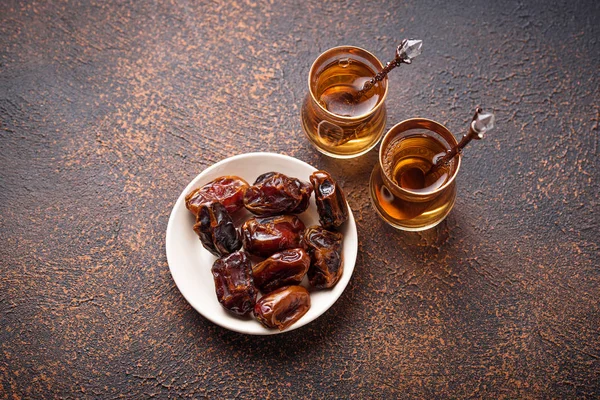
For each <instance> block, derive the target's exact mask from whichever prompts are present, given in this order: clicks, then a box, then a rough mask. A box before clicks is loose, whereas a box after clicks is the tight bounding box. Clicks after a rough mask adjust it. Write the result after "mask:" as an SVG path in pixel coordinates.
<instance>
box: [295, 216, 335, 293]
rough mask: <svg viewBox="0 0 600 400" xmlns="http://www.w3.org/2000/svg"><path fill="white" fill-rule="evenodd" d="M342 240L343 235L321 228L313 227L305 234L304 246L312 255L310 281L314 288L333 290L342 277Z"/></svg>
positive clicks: (309, 271) (309, 270) (309, 272)
mask: <svg viewBox="0 0 600 400" xmlns="http://www.w3.org/2000/svg"><path fill="white" fill-rule="evenodd" d="M342 238H343V236H342V234H341V233H338V232H331V231H328V230H326V229H323V228H322V227H320V226H312V227H310V228H308V229H306V232H304V237H303V239H302V245H303V247H304V248H305V249H306V252H307V253H308V254H309V255H310V259H311V264H310V268H309V269H308V281H309V282H310V284H311V285H312V286H313V287H315V288H317V289H327V288H331V287H333V286H335V284H336V283H338V281H339V280H340V278H341V277H342V272H343V271H344V260H343V257H342Z"/></svg>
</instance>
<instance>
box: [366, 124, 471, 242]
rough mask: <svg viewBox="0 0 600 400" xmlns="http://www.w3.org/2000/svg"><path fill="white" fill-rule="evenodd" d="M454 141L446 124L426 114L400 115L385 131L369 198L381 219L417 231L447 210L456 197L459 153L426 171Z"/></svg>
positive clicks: (429, 225) (431, 225)
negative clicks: (416, 116) (417, 116)
mask: <svg viewBox="0 0 600 400" xmlns="http://www.w3.org/2000/svg"><path fill="white" fill-rule="evenodd" d="M455 144H456V139H454V136H453V135H452V134H451V133H450V132H449V131H447V129H446V128H444V127H443V126H442V125H440V124H437V123H436V122H434V121H429V120H426V119H412V120H408V121H404V122H402V123H400V124H398V125H396V126H394V127H393V128H392V129H391V130H390V131H389V132H388V133H387V134H386V136H385V138H384V141H383V143H382V145H381V149H380V155H379V159H380V163H379V165H378V166H376V168H375V169H374V170H373V173H372V175H371V183H370V190H371V198H372V200H373V204H374V206H375V208H376V210H377V211H378V213H379V214H380V215H381V217H382V218H383V219H384V220H385V221H386V222H388V223H389V224H391V225H392V226H395V227H397V228H399V229H403V230H413V231H418V230H424V229H428V228H431V227H433V226H435V225H437V224H438V223H440V222H441V221H442V220H443V219H444V218H445V217H446V215H448V213H449V212H450V210H451V209H452V207H453V205H454V201H455V198H456V184H455V182H454V178H455V176H456V173H457V172H458V168H459V166H460V156H458V157H455V158H454V159H452V160H451V161H450V162H448V164H445V165H443V166H442V167H440V168H437V169H436V170H435V171H434V172H431V173H430V172H429V171H430V170H431V168H432V167H433V165H434V164H435V163H436V161H437V160H438V159H439V158H441V157H443V156H444V155H445V154H446V152H447V151H448V150H449V149H450V148H451V147H452V146H454V145H455Z"/></svg>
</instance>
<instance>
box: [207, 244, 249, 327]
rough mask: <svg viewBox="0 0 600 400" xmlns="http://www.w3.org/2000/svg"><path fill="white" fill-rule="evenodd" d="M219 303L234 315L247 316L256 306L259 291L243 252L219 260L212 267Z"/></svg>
mask: <svg viewBox="0 0 600 400" xmlns="http://www.w3.org/2000/svg"><path fill="white" fill-rule="evenodd" d="M211 271H212V274H213V278H214V281H215V291H216V293H217V299H218V300H219V303H221V305H222V306H223V307H225V308H226V309H227V310H229V311H231V312H232V313H234V314H238V315H245V314H247V313H248V312H250V311H251V310H252V309H253V308H254V305H255V304H256V296H257V294H258V291H257V289H256V287H255V286H254V281H253V279H252V266H251V264H250V260H249V259H248V256H247V255H246V253H245V252H244V251H243V250H240V251H236V252H235V253H232V254H230V255H228V256H226V257H223V258H219V259H217V260H216V261H215V263H214V264H213V266H212V270H211Z"/></svg>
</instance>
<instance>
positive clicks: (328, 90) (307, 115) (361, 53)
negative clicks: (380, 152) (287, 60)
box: [302, 46, 388, 158]
mask: <svg viewBox="0 0 600 400" xmlns="http://www.w3.org/2000/svg"><path fill="white" fill-rule="evenodd" d="M381 69H382V65H381V62H380V61H379V60H378V59H377V58H376V57H375V56H374V55H372V54H371V53H369V52H367V51H366V50H363V49H360V48H358V47H352V46H342V47H335V48H333V49H330V50H327V51H326V52H325V53H323V54H321V55H320V56H319V57H318V58H317V60H316V61H315V62H314V63H313V65H312V67H311V70H310V73H309V93H308V95H307V96H306V99H305V100H304V103H303V105H302V127H303V129H304V132H305V133H306V135H307V137H308V139H309V140H310V142H311V143H312V144H313V145H314V146H315V147H316V148H317V150H319V151H321V152H322V153H324V154H327V155H329V156H332V157H337V158H350V157H356V156H358V155H361V154H364V153H366V152H367V151H369V150H370V149H371V148H373V147H374V146H375V145H376V144H377V142H378V141H379V139H380V138H381V136H382V135H383V130H384V129H385V119H386V110H385V105H384V100H385V97H386V94H387V87H388V85H387V78H385V79H382V80H381V81H379V82H377V83H376V84H375V85H373V87H372V88H371V89H370V90H369V91H368V92H363V93H359V92H360V91H361V89H362V88H363V86H364V84H365V82H367V81H369V80H370V79H371V78H373V76H374V75H376V74H377V71H379V70H381Z"/></svg>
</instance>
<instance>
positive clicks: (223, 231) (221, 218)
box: [194, 203, 242, 257]
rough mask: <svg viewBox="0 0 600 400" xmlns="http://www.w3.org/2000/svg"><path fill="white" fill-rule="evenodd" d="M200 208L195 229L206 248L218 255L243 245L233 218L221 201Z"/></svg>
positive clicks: (230, 251)
mask: <svg viewBox="0 0 600 400" xmlns="http://www.w3.org/2000/svg"><path fill="white" fill-rule="evenodd" d="M198 210H199V211H198V216H197V217H196V224H195V225H194V231H195V232H196V233H197V234H198V236H199V237H200V241H201V242H202V245H203V246H204V248H205V249H206V250H208V251H210V252H211V253H212V254H214V255H215V256H217V257H218V256H223V255H226V254H229V253H232V252H234V251H236V250H238V249H239V248H240V247H242V241H241V240H240V237H239V235H238V231H237V229H235V225H234V224H233V220H232V219H231V216H230V215H229V213H228V212H227V210H226V209H225V207H224V206H223V205H222V204H221V203H205V204H202V205H200V206H199V207H198Z"/></svg>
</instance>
